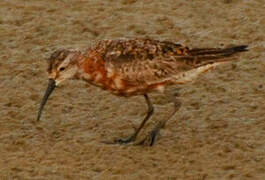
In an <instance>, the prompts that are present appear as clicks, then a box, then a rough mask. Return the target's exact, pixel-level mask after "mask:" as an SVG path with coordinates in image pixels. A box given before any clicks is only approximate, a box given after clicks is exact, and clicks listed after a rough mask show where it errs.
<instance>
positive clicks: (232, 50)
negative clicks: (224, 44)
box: [225, 45, 248, 53]
mask: <svg viewBox="0 0 265 180" xmlns="http://www.w3.org/2000/svg"><path fill="white" fill-rule="evenodd" d="M247 48H248V45H240V46H233V47H230V48H227V49H225V51H226V52H227V53H236V52H243V51H248V49H247Z"/></svg>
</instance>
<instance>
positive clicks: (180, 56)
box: [95, 39, 247, 86]
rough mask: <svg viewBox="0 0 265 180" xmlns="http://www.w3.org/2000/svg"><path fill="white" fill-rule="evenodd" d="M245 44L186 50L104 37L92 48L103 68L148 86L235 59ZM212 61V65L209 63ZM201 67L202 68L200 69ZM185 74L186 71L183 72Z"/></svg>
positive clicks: (162, 43) (166, 44)
mask: <svg viewBox="0 0 265 180" xmlns="http://www.w3.org/2000/svg"><path fill="white" fill-rule="evenodd" d="M246 48H247V46H245V45H242V46H234V47H229V48H195V49H189V48H188V47H185V46H182V45H180V44H176V43H173V42H169V41H158V40H152V39H129V40H126V39H124V40H103V41H100V42H99V43H98V44H97V45H96V46H95V50H96V51H97V52H98V53H100V54H101V56H102V57H103V59H104V61H105V63H106V68H107V69H109V70H111V71H115V72H118V74H119V75H121V76H122V78H123V79H124V80H125V81H127V82H128V83H129V84H131V85H134V86H137V85H150V84H156V83H161V82H164V81H167V82H170V79H172V81H174V82H177V81H176V77H178V78H181V77H182V76H179V75H180V74H182V73H184V72H188V71H191V70H193V69H195V68H199V67H201V66H206V65H208V66H207V67H205V68H201V69H200V70H201V72H205V71H207V68H211V67H213V66H216V65H217V64H214V63H218V65H219V64H221V63H220V62H226V61H231V60H235V59H236V58H235V57H234V55H235V54H237V53H239V52H242V51H246V50H247V49H246ZM211 64H214V65H212V66H211ZM202 69H203V70H202ZM183 75H184V76H185V74H183Z"/></svg>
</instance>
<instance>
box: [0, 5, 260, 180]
mask: <svg viewBox="0 0 265 180" xmlns="http://www.w3.org/2000/svg"><path fill="white" fill-rule="evenodd" d="M264 9H265V4H264V1H263V0H254V1H239V0H230V1H228V0H205V1H186V0H178V1H173V0H164V1H159V0H152V1H151V0H145V1H140V0H138V1H137V0H127V1H126V0H118V1H114V0H111V1H96V0H93V1H92V0H90V1H88V0H77V1H74V0H71V1H55V0H47V1H41V0H27V1H26V0H24V1H23V0H11V1H9V0H2V1H0V52H1V53H0V94H1V96H0V179H95V180H100V179H126V180H127V179H128V180H135V179H170V180H175V179H188V180H195V179H196V180H202V179H238V180H244V179H251V180H253V179H255V180H256V179H257V180H262V179H265V103H264V102H265V83H264V82H265V74H264V72H265V59H264V57H265V45H264V44H265V35H264V32H265V14H264ZM147 36H148V37H152V38H155V39H161V40H165V39H166V40H171V41H176V42H179V43H182V44H185V45H187V46H190V47H221V46H227V45H231V44H238V45H240V44H248V45H249V49H250V51H248V52H246V53H242V54H241V55H240V58H239V59H240V61H236V62H233V63H231V64H227V65H223V66H219V67H217V68H216V69H215V70H214V71H211V72H208V73H206V74H204V75H202V76H201V77H199V78H198V79H197V80H196V81H194V82H193V83H189V84H186V85H182V86H176V87H172V88H171V89H170V91H176V89H177V88H179V87H181V90H180V94H181V96H180V98H181V100H182V102H183V106H182V107H181V109H180V110H179V112H178V113H177V114H176V115H175V116H174V117H173V119H172V120H171V121H169V122H168V124H167V126H166V128H165V129H164V130H162V131H161V136H160V138H159V139H158V141H157V142H156V144H155V146H153V147H146V146H133V145H123V146H120V145H107V144H104V143H102V141H104V140H111V139H114V138H117V137H126V136H127V135H129V134H130V133H132V132H133V126H135V125H138V124H139V123H140V122H141V120H142V118H143V116H144V114H145V111H146V104H145V102H144V98H143V97H140V96H138V97H132V98H129V99H126V98H121V97H116V96H114V95H111V94H110V93H108V92H105V91H102V90H100V89H98V88H96V87H92V86H90V85H88V84H87V83H85V82H82V81H67V82H65V83H64V84H62V85H61V86H60V87H59V88H58V89H56V90H55V92H54V93H53V95H52V96H51V98H50V99H49V101H48V103H47V105H46V107H45V109H44V112H43V116H42V119H41V122H39V123H36V116H37V110H38V107H39V103H40V101H41V98H42V96H43V93H44V91H45V89H46V85H47V81H48V80H47V73H46V61H45V58H47V57H49V55H50V54H51V52H52V51H54V50H55V49H58V48H61V47H64V48H68V47H71V48H84V47H87V46H88V45H89V44H90V43H91V41H94V40H100V39H107V38H111V39H113V38H121V37H147ZM151 98H152V101H153V103H154V105H155V115H154V117H153V118H152V120H151V121H150V122H149V123H148V124H147V126H146V128H145V130H144V131H143V132H142V133H141V134H140V136H139V137H138V140H141V139H142V138H144V137H145V134H146V133H148V131H150V129H151V128H152V126H154V124H155V123H156V122H157V121H159V120H161V119H163V118H165V117H167V115H168V114H169V113H170V111H171V110H172V106H173V104H172V103H170V102H168V101H166V100H165V95H161V94H159V93H152V94H151Z"/></svg>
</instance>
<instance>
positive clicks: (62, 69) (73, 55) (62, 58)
mask: <svg viewBox="0 0 265 180" xmlns="http://www.w3.org/2000/svg"><path fill="white" fill-rule="evenodd" d="M78 55H79V52H78V51H74V50H66V49H60V50H57V51H55V52H53V53H52V54H51V56H50V58H49V59H48V68H47V72H48V77H49V83H48V87H47V89H46V92H45V94H44V96H43V99H42V102H41V105H40V108H39V112H38V117H37V120H39V119H40V117H41V112H42V109H43V107H44V105H45V104H46V102H47V100H48V98H49V96H50V95H51V93H52V91H53V90H54V88H55V87H56V86H57V85H58V84H60V83H61V82H63V81H64V80H66V79H72V78H74V77H75V76H76V74H77V71H78V65H77V58H78Z"/></svg>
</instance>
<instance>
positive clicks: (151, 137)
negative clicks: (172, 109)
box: [135, 123, 164, 146]
mask: <svg viewBox="0 0 265 180" xmlns="http://www.w3.org/2000/svg"><path fill="white" fill-rule="evenodd" d="M163 127H164V125H163V124H162V123H158V124H157V126H156V127H155V128H154V129H152V131H150V132H149V133H148V135H147V136H146V137H145V138H144V139H143V140H141V141H139V142H137V143H135V145H144V146H153V145H154V143H155V141H156V139H157V138H158V136H159V135H160V129H161V128H163Z"/></svg>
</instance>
